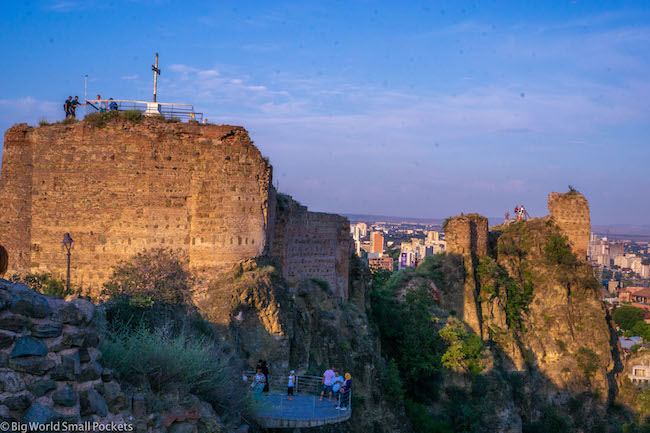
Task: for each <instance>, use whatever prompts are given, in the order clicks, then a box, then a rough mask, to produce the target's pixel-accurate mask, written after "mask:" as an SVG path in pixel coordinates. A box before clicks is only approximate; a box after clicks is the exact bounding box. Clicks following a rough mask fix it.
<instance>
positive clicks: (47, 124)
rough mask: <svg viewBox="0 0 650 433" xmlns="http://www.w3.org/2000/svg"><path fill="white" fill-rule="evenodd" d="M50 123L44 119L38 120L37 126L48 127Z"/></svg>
mask: <svg viewBox="0 0 650 433" xmlns="http://www.w3.org/2000/svg"><path fill="white" fill-rule="evenodd" d="M50 125H51V123H50V122H48V121H47V119H45V118H41V119H38V126H50Z"/></svg>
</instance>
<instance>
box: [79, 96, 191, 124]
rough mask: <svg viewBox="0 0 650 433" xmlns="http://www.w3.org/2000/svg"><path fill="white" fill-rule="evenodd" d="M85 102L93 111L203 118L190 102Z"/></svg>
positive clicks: (119, 100)
mask: <svg viewBox="0 0 650 433" xmlns="http://www.w3.org/2000/svg"><path fill="white" fill-rule="evenodd" d="M86 103H87V107H89V108H90V109H91V110H93V109H94V112H95V113H98V112H99V113H105V112H109V111H131V110H137V111H140V112H141V113H142V114H144V115H145V116H155V115H160V116H162V117H163V118H165V119H178V120H179V121H182V120H186V121H197V122H201V121H202V120H203V113H197V112H196V111H194V105H191V104H177V103H171V102H146V101H130V100H125V99H95V100H92V101H86Z"/></svg>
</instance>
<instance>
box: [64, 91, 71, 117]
mask: <svg viewBox="0 0 650 433" xmlns="http://www.w3.org/2000/svg"><path fill="white" fill-rule="evenodd" d="M71 105H72V96H69V97H68V99H66V100H65V102H64V103H63V109H64V110H65V118H66V119H67V118H68V117H70V106H71Z"/></svg>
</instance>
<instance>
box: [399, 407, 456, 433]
mask: <svg viewBox="0 0 650 433" xmlns="http://www.w3.org/2000/svg"><path fill="white" fill-rule="evenodd" d="M404 403H405V405H404V406H405V408H406V416H408V417H409V419H410V420H411V422H412V423H413V428H414V429H415V431H416V432H417V433H454V430H453V429H452V428H451V426H449V424H447V423H446V422H441V421H437V420H435V419H434V418H433V416H432V415H431V413H430V412H429V410H428V409H427V407H426V406H425V405H423V404H420V403H416V402H414V401H413V400H411V399H406V400H405V401H404Z"/></svg>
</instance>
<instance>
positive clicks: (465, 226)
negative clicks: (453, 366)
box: [445, 213, 488, 335]
mask: <svg viewBox="0 0 650 433" xmlns="http://www.w3.org/2000/svg"><path fill="white" fill-rule="evenodd" d="M445 239H446V240H447V252H448V253H449V254H457V255H460V256H462V257H463V261H464V263H465V269H466V270H467V274H468V278H466V279H465V287H464V293H463V304H462V305H458V306H457V311H462V314H461V317H462V318H463V321H464V322H465V323H467V324H468V325H469V326H470V327H471V328H472V330H473V331H474V332H475V333H476V334H478V335H481V320H480V318H481V311H480V304H479V303H478V302H477V287H476V280H475V278H474V273H475V270H476V269H475V268H476V266H475V264H476V262H477V258H478V257H479V256H481V255H486V254H487V253H488V220H487V218H486V217H484V216H481V215H479V214H476V213H472V214H468V215H460V216H456V217H452V218H450V219H448V220H447V223H446V224H445Z"/></svg>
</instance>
